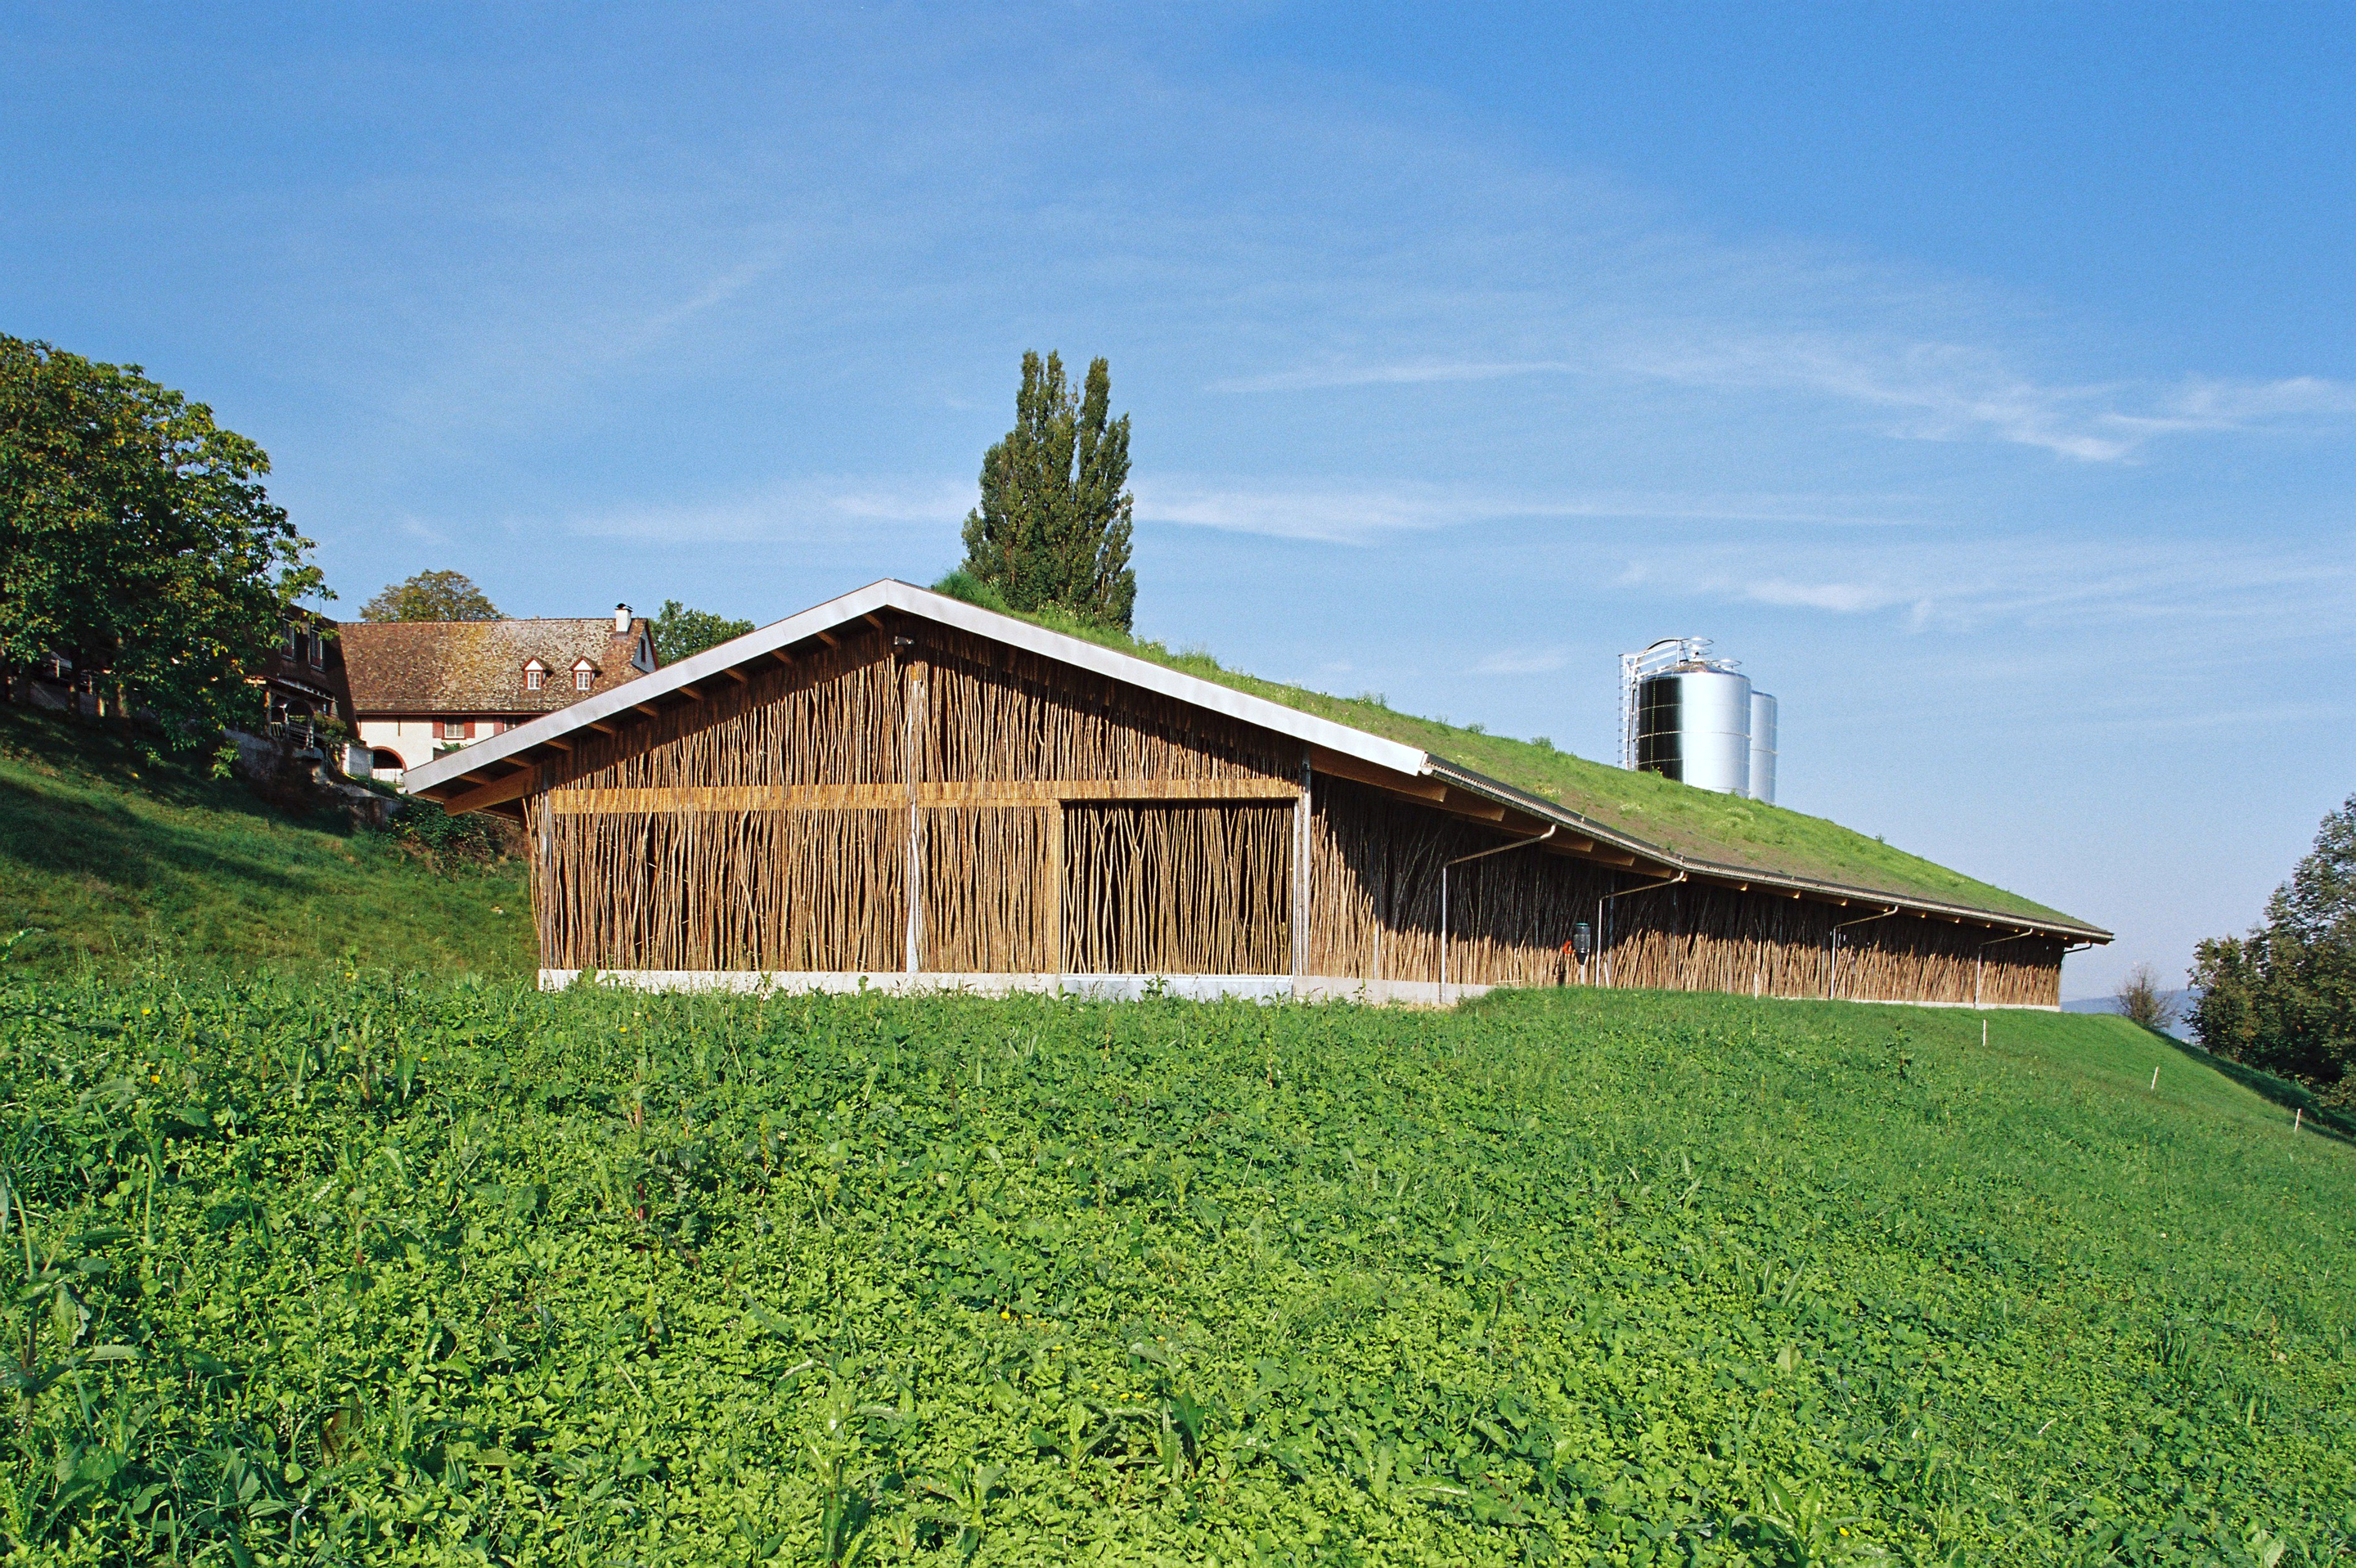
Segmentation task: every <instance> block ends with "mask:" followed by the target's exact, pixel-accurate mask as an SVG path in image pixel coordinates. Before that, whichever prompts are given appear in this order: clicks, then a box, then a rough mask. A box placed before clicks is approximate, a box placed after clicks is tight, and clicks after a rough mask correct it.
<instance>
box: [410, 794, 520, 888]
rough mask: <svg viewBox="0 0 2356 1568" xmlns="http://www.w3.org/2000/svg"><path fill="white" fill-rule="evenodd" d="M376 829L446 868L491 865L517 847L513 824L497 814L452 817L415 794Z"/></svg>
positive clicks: (476, 812) (422, 856)
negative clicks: (415, 796) (417, 797)
mask: <svg viewBox="0 0 2356 1568" xmlns="http://www.w3.org/2000/svg"><path fill="white" fill-rule="evenodd" d="M376 831H378V832H380V833H382V834H383V835H384V836H385V837H388V838H391V840H392V841H393V842H394V843H395V844H398V845H399V846H401V848H403V849H406V850H408V851H409V852H410V853H411V854H412V855H415V856H417V857H418V858H419V859H423V860H427V861H430V862H432V863H433V864H434V865H435V866H437V867H439V868H441V869H445V870H446V869H450V868H452V867H455V866H487V865H491V864H493V863H495V862H497V861H499V860H504V859H508V858H509V856H512V855H514V854H516V853H517V852H518V849H519V845H518V844H517V842H516V838H517V834H516V830H515V828H514V827H513V826H512V825H511V824H509V823H508V822H507V821H505V820H504V819H502V818H500V817H497V816H491V815H490V814H489V813H487V812H481V811H473V812H468V813H467V814H466V815H465V816H451V815H450V814H449V813H448V812H446V811H444V810H443V809H442V807H441V806H439V805H435V804H434V802H433V801H430V800H419V799H416V798H414V797H412V799H410V800H409V801H408V802H407V803H406V804H404V805H402V808H401V809H400V810H399V811H397V812H395V813H394V814H393V816H392V817H391V820H389V821H388V822H386V824H385V825H384V826H383V827H380V828H378V829H376Z"/></svg>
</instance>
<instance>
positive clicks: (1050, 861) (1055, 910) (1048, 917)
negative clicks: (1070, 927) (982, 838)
mask: <svg viewBox="0 0 2356 1568" xmlns="http://www.w3.org/2000/svg"><path fill="white" fill-rule="evenodd" d="M1046 812H1047V823H1046V827H1047V888H1046V897H1045V898H1044V900H1043V901H1042V902H1041V911H1040V916H1039V918H1040V920H1041V921H1042V923H1044V924H1045V926H1046V928H1047V960H1048V963H1049V965H1051V968H1050V970H1049V973H1051V974H1055V975H1061V974H1062V973H1063V972H1064V816H1065V807H1064V803H1063V802H1062V801H1060V800H1053V801H1049V802H1048V803H1047V805H1046Z"/></svg>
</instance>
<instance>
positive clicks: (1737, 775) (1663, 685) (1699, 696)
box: [1620, 637, 1775, 802]
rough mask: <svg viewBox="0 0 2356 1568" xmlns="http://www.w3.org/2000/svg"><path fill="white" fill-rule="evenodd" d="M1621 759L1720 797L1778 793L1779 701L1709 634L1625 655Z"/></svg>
mask: <svg viewBox="0 0 2356 1568" xmlns="http://www.w3.org/2000/svg"><path fill="white" fill-rule="evenodd" d="M1620 765H1621V766H1622V767H1623V768H1641V769H1644V771H1645V772H1647V773H1660V774H1662V775H1663V776H1665V777H1667V778H1673V779H1677V780H1679V781H1681V782H1683V783H1686V784H1692V785H1693V786H1695V787H1696V788H1697V789H1708V790H1716V791H1718V792H1719V794H1720V795H1749V796H1751V798H1753V799H1755V800H1764V801H1769V802H1772V801H1773V800H1774V798H1775V699H1773V698H1772V697H1770V696H1768V695H1767V694H1766V693H1765V692H1763V691H1753V690H1751V679H1750V677H1748V676H1745V675H1743V674H1741V673H1740V669H1739V667H1737V666H1736V664H1735V663H1734V661H1733V660H1731V659H1719V658H1712V657H1710V656H1709V639H1708V637H1664V638H1662V639H1661V640H1660V641H1659V642H1657V643H1655V644H1654V645H1652V646H1651V647H1649V648H1646V649H1645V650H1644V652H1643V653H1641V654H1623V655H1622V656H1621V658H1620Z"/></svg>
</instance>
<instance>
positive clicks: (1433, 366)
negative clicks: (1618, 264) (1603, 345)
mask: <svg viewBox="0 0 2356 1568" xmlns="http://www.w3.org/2000/svg"><path fill="white" fill-rule="evenodd" d="M1580 368H1582V367H1580V366H1579V365H1576V364H1573V363H1572V362H1570V361H1569V360H1567V359H1528V360H1518V361H1517V360H1494V361H1482V362H1475V363H1462V362H1451V361H1445V360H1427V361H1419V362H1415V363H1411V364H1404V365H1334V366H1328V367H1325V368H1304V369H1299V370H1280V371H1275V372H1273V373H1271V374H1269V375H1265V376H1243V377H1233V378H1229V379H1224V380H1218V381H1214V382H1212V383H1211V390H1213V391H1215V392H1287V391H1299V390H1303V389H1311V388H1317V387H1412V386H1422V385H1427V384H1429V383H1431V382H1438V381H1501V380H1505V379H1509V378H1512V377H1515V376H1558V375H1566V374H1569V372H1571V371H1574V370H1578V369H1580ZM1585 368H1590V369H1592V368H1593V367H1592V366H1589V367H1585Z"/></svg>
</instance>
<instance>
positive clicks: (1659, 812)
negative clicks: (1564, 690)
mask: <svg viewBox="0 0 2356 1568" xmlns="http://www.w3.org/2000/svg"><path fill="white" fill-rule="evenodd" d="M935 586H936V587H937V589H938V590H939V591H940V592H945V593H950V594H954V595H955V596H957V597H958V598H962V599H967V600H969V602H972V603H978V604H980V605H981V606H982V607H983V608H986V609H991V610H1001V611H1002V610H1003V609H1004V606H1003V605H1001V604H1000V603H994V602H993V600H994V596H992V595H989V594H988V593H987V591H986V590H985V591H984V592H983V593H982V594H979V595H978V594H976V593H974V592H970V591H969V590H966V585H965V584H962V583H954V582H951V581H943V582H941V583H938V584H936V585H935ZM1020 618H1021V619H1023V620H1027V621H1030V622H1033V624H1038V625H1041V626H1044V627H1046V628H1047V629H1049V630H1050V631H1056V632H1062V633H1065V634H1066V635H1071V636H1076V637H1081V638H1085V639H1086V640H1087V641H1089V642H1092V643H1097V644H1098V645H1102V646H1105V647H1108V648H1113V649H1116V650H1118V651H1119V652H1121V653H1126V654H1133V655H1135V656H1138V657H1140V658H1143V659H1150V660H1151V661H1152V662H1154V663H1155V664H1159V665H1163V666H1166V667H1169V668H1172V669H1175V670H1181V671H1183V672H1184V673H1186V674H1188V675H1192V676H1197V677H1201V678H1203V679H1205V680H1210V681H1215V682H1217V683H1218V684H1219V685H1221V686H1226V687H1230V688H1234V689H1235V690H1237V691H1243V692H1248V693H1250V694H1251V695H1252V696H1254V697H1258V698H1263V699H1267V700H1268V701H1270V702H1277V703H1281V704H1283V705H1284V706H1285V707H1287V708H1292V709H1299V710H1301V712H1304V713H1312V714H1315V715H1316V716H1317V717H1318V718H1320V719H1327V720H1332V721H1333V722H1334V723H1336V724H1346V725H1348V726H1350V727H1351V728H1352V729H1354V730H1363V731H1366V732H1367V733H1368V734H1371V735H1379V736H1381V737H1383V738H1384V739H1385V740H1387V741H1398V742H1400V743H1401V744H1403V745H1408V746H1414V747H1416V748H1418V749H1419V750H1421V751H1425V752H1430V753H1431V754H1432V755H1434V756H1436V757H1441V758H1444V759H1446V760H1447V761H1449V762H1451V763H1456V764H1457V765H1458V766H1460V767H1463V768H1468V769H1470V770H1472V772H1474V773H1483V774H1485V775H1487V776H1488V777H1490V778H1493V779H1494V780H1496V781H1497V782H1498V783H1500V784H1511V785H1512V786H1513V787H1515V789H1518V790H1523V791H1526V792H1527V793H1528V794H1531V795H1537V796H1539V797H1540V798H1542V799H1545V800H1549V801H1552V802H1554V803H1555V804H1556V805H1559V806H1561V807H1563V808H1564V809H1566V810H1569V811H1574V812H1577V813H1578V814H1579V815H1580V816H1584V817H1587V818H1589V819H1590V820H1591V821H1594V822H1596V823H1598V824H1600V825H1601V826H1603V827H1608V828H1612V829H1614V830H1616V831H1618V832H1620V833H1622V834H1625V835H1626V836H1628V837H1632V838H1636V839H1641V840H1642V841H1644V843H1646V844H1649V845H1652V846H1654V847H1655V848H1662V849H1666V850H1669V851H1672V852H1673V853H1675V854H1676V855H1678V856H1681V857H1683V858H1685V859H1689V860H1702V861H1709V862H1712V863H1714V864H1717V865H1720V866H1725V867H1728V868H1730V869H1740V870H1751V871H1761V872H1766V873H1770V874H1773V875H1781V876H1787V877H1799V878H1804V879H1807V880H1811V881H1820V882H1833V883H1837V884H1839V885H1840V886H1842V887H1845V888H1850V889H1856V890H1859V891H1867V892H1879V893H1890V894H1893V895H1895V896H1897V897H1899V898H1904V899H1919V900H1923V901H1931V902H1936V903H1943V904H1952V905H1955V906H1958V907H1961V908H1965V909H1973V910H1979V911H1983V912H1987V913H1990V914H1997V915H2019V916H2023V917H2026V918H2029V919H2032V920H2038V921H2050V922H2059V923H2066V924H2070V925H2074V926H2078V927H2081V928H2083V929H2084V930H2087V931H2089V932H2094V931H2098V930H2099V929H2100V928H2099V927H2095V926H2091V925H2088V924H2086V923H2085V922H2083V921H2081V920H2079V919H2078V918H2077V917H2075V916H2074V915H2068V914H2064V913H2062V912H2061V911H2059V910H2056V909H2052V908H2051V907H2049V906H2047V905H2045V904H2040V903H2038V902H2036V901H2033V900H2030V899H2025V898H2022V897H2021V896H2020V895H2019V894H2018V893H2012V892H2007V891H2005V890H2004V889H2002V888H1999V887H1993V886H1991V885H1990V884H1988V883H1987V882H1983V881H1978V880H1975V879H1973V878H1970V877H1966V876H1965V875H1964V874H1963V873H1962V872H1960V871H1952V870H1949V869H1947V868H1946V867H1944V866H1942V865H1939V864H1937V863H1936V862H1934V861H1931V860H1925V859H1922V857H1921V856H1919V855H1910V854H1908V853H1907V852H1906V851H1905V850H1903V849H1899V848H1892V847H1891V846H1890V845H1888V844H1885V843H1883V842H1882V841H1881V840H1880V839H1879V838H1873V837H1868V836H1867V835H1865V834H1862V833H1858V832H1854V831H1852V830H1851V829H1849V828H1847V827H1842V826H1841V825H1840V824H1838V823H1837V822H1831V821H1827V820H1826V819H1825V818H1824V817H1821V816H1808V815H1806V814H1805V813H1804V812H1798V811H1791V810H1787V809H1786V808H1784V807H1783V806H1780V805H1767V804H1765V803H1764V802H1762V801H1756V800H1743V799H1740V798H1738V797H1736V796H1733V795H1719V794H1716V793H1714V792H1712V791H1709V790H1704V789H1696V788H1695V787H1693V786H1692V785H1690V784H1678V783H1676V782H1675V781H1673V780H1670V779H1665V778H1663V777H1661V776H1660V775H1659V774H1657V773H1632V772H1629V771H1628V770H1627V769H1624V768H1616V767H1610V766H1607V765H1605V764H1604V763H1594V762H1590V761H1588V760H1587V759H1586V758H1584V757H1579V756H1574V755H1572V754H1571V753H1570V752H1565V751H1562V750H1560V749H1558V748H1557V747H1555V746H1553V745H1550V744H1547V742H1544V741H1515V740H1512V739H1510V738H1508V737H1506V736H1504V735H1491V734H1487V733H1485V732H1483V731H1480V730H1478V729H1466V728H1462V727H1460V726H1457V725H1454V724H1447V723H1442V722H1441V721H1440V720H1435V719H1419V718H1417V717H1415V716H1414V715H1412V714H1408V713H1399V712H1396V711H1394V710H1393V709H1390V708H1389V707H1387V706H1386V705H1384V704H1383V703H1382V702H1380V701H1378V700H1376V699H1372V698H1355V697H1334V696H1331V695H1329V694H1327V693H1325V692H1322V691H1311V690H1309V689H1307V688H1303V687H1298V686H1286V685H1283V684H1281V683H1280V682H1277V681H1272V680H1262V679H1260V678H1259V677H1257V676H1250V675H1245V674H1243V673H1241V672H1240V671H1237V670H1231V669H1227V668H1226V667H1222V666H1221V665H1220V664H1219V662H1218V661H1217V660H1216V659H1215V658H1213V657H1211V656H1209V655H1207V654H1202V653H1193V652H1186V653H1173V652H1172V651H1171V650H1170V649H1169V648H1167V647H1165V646H1163V645H1162V644H1160V643H1153V642H1144V641H1141V640H1139V639H1137V638H1134V637H1130V636H1129V635H1125V634H1123V633H1120V632H1118V631H1110V630H1107V629H1106V628H1103V627H1099V626H1089V625H1084V624H1080V623H1079V622H1077V621H1075V620H1073V619H1072V618H1071V617H1069V616H1066V615H1062V614H1058V613H1054V612H1048V613H1041V614H1028V615H1023V616H1021V617H1020Z"/></svg>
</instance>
